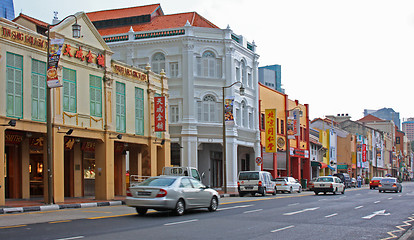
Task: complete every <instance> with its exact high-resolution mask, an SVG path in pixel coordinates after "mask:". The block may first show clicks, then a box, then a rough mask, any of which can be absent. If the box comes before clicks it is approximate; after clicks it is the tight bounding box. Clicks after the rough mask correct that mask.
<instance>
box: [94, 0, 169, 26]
mask: <svg viewBox="0 0 414 240" xmlns="http://www.w3.org/2000/svg"><path fill="white" fill-rule="evenodd" d="M158 9H161V5H160V4H159V3H158V4H152V5H146V6H138V7H130V8H120V9H111V10H103V11H97V12H89V13H87V14H86V15H88V17H89V19H90V20H91V21H92V22H94V21H101V20H108V19H117V18H126V17H134V16H142V15H151V14H153V13H154V12H156V11H157V10H158ZM161 12H162V10H161Z"/></svg>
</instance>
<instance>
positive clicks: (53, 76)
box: [47, 39, 64, 88]
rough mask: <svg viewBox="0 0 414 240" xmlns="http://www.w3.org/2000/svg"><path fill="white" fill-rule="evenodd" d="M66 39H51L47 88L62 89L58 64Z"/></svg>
mask: <svg viewBox="0 0 414 240" xmlns="http://www.w3.org/2000/svg"><path fill="white" fill-rule="evenodd" d="M63 41H64V39H51V40H50V46H49V56H48V58H49V65H48V66H47V86H48V87H50V88H56V87H62V83H61V82H60V81H59V77H58V71H57V69H58V64H59V59H60V53H61V49H62V46H63Z"/></svg>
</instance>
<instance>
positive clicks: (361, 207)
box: [354, 206, 364, 209]
mask: <svg viewBox="0 0 414 240" xmlns="http://www.w3.org/2000/svg"><path fill="white" fill-rule="evenodd" d="M363 207H364V206H358V207H355V208H354V209H360V208H363Z"/></svg>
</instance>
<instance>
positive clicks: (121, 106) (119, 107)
mask: <svg viewBox="0 0 414 240" xmlns="http://www.w3.org/2000/svg"><path fill="white" fill-rule="evenodd" d="M115 91H116V131H117V132H125V131H126V126H125V125H126V117H125V111H126V109H125V108H126V105H125V83H120V82H116V90H115Z"/></svg>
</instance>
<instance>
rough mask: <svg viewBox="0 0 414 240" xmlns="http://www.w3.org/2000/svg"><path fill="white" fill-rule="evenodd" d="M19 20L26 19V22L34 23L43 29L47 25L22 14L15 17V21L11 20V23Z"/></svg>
mask: <svg viewBox="0 0 414 240" xmlns="http://www.w3.org/2000/svg"><path fill="white" fill-rule="evenodd" d="M19 18H24V19H26V20H28V21H30V22H32V23H34V24H35V25H37V26H41V27H45V28H47V25H48V23H45V22H43V21H40V20H38V19H35V18H32V17H29V16H27V15H25V14H23V13H20V14H19V16H17V17H16V18H15V19H13V22H16V20H17V19H19Z"/></svg>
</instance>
